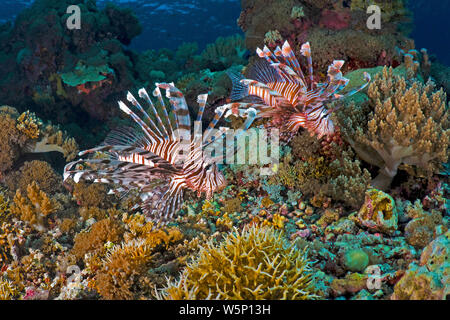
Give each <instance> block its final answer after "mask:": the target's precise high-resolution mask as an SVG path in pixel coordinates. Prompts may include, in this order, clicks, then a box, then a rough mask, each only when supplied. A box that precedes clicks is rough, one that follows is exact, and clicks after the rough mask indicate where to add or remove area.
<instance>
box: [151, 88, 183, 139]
mask: <svg viewBox="0 0 450 320" xmlns="http://www.w3.org/2000/svg"><path fill="white" fill-rule="evenodd" d="M155 85H156V87H155V90H153V96H154V97H157V98H158V101H159V104H160V106H161V109H162V111H163V115H164V119H165V120H166V122H167V123H168V126H169V128H170V130H171V131H172V132H173V131H174V129H173V127H172V122H171V121H170V118H169V113H168V112H167V108H166V104H165V102H164V99H163V97H162V95H161V90H160V89H159V86H158V83H156V84H155ZM156 114H158V113H157V112H156ZM175 125H176V128H175V129H178V123H177V122H175Z"/></svg>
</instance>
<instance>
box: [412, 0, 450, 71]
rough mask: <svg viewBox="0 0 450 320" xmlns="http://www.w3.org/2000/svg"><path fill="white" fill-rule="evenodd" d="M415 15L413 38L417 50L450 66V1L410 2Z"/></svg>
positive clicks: (424, 0) (415, 0) (416, 0)
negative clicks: (423, 51) (427, 53)
mask: <svg viewBox="0 0 450 320" xmlns="http://www.w3.org/2000/svg"><path fill="white" fill-rule="evenodd" d="M409 6H410V8H411V10H412V11H413V13H414V30H413V33H412V34H411V36H412V37H413V38H414V40H415V42H416V47H417V48H419V49H420V48H427V49H428V52H430V53H432V54H434V55H436V56H437V57H438V59H439V60H440V61H441V62H443V63H445V64H447V65H448V66H450V0H410V1H409Z"/></svg>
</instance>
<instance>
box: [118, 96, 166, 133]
mask: <svg viewBox="0 0 450 320" xmlns="http://www.w3.org/2000/svg"><path fill="white" fill-rule="evenodd" d="M127 100H128V101H129V102H131V103H132V104H133V106H135V107H136V108H138V109H139V111H140V112H141V113H142V114H143V115H144V117H145V119H146V120H147V122H148V123H149V124H150V126H151V127H153V130H154V131H156V133H158V134H159V135H160V136H161V137H164V138H166V139H167V138H168V133H167V130H165V127H164V126H163V125H162V123H161V124H160V125H161V127H162V128H163V131H164V132H161V131H160V130H159V128H158V126H157V125H156V123H154V122H153V120H152V119H151V118H150V116H149V115H148V113H147V112H146V111H145V110H144V108H143V107H142V106H141V104H140V103H139V102H138V101H137V100H136V98H135V97H134V96H133V95H132V94H131V92H128V94H127ZM155 115H158V113H157V112H156V110H155Z"/></svg>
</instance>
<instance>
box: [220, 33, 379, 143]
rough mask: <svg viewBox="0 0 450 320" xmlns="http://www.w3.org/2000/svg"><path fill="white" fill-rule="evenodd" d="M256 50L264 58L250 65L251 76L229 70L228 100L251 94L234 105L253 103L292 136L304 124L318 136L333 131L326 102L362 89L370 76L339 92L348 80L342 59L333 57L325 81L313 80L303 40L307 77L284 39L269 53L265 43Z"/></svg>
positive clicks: (331, 110)
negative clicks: (361, 82)
mask: <svg viewBox="0 0 450 320" xmlns="http://www.w3.org/2000/svg"><path fill="white" fill-rule="evenodd" d="M256 53H257V54H258V56H259V57H260V58H264V59H263V60H259V61H257V63H256V64H255V65H254V66H253V67H252V68H250V70H249V72H248V75H249V78H250V79H247V78H245V77H244V75H242V74H240V73H228V75H229V76H230V78H231V80H232V82H233V90H232V92H231V100H232V101H238V100H242V99H244V98H247V97H248V98H250V99H251V100H252V102H254V103H243V102H240V103H236V105H235V107H241V108H245V107H249V106H251V107H253V108H255V109H257V110H258V112H259V113H258V116H259V117H261V118H270V119H271V125H272V126H276V127H279V128H281V131H282V133H284V134H288V135H290V136H292V134H294V133H296V132H297V131H298V129H299V128H300V127H303V128H306V129H307V130H308V131H309V132H310V133H311V134H316V135H317V136H318V138H319V139H320V138H321V137H322V136H329V135H332V134H333V133H334V132H335V127H334V124H333V122H332V120H331V119H330V115H331V113H332V112H333V111H335V110H336V109H327V108H326V107H325V105H326V104H327V103H330V102H333V101H336V100H340V99H343V98H346V97H349V96H351V95H353V94H355V93H357V92H359V91H361V90H363V89H364V88H365V87H366V86H367V85H368V83H369V82H370V80H371V78H370V75H369V74H368V73H364V80H365V83H364V84H363V85H362V86H360V87H359V88H357V89H354V90H351V91H350V92H348V93H347V94H345V95H341V94H339V92H341V91H342V90H343V89H344V88H345V87H346V86H347V84H348V82H349V80H348V79H346V78H344V77H343V76H342V72H341V68H342V66H343V64H344V61H342V60H335V61H333V63H332V64H331V65H330V66H329V67H328V77H327V82H325V83H316V82H315V81H314V71H313V65H312V58H311V47H310V44H309V42H306V43H305V44H303V45H302V47H301V54H302V55H303V56H304V57H306V60H307V63H308V73H309V74H308V77H305V75H304V73H303V71H302V67H301V66H300V63H299V62H298V60H297V58H296V57H295V55H294V53H293V50H292V49H291V47H290V45H289V43H288V42H287V41H285V42H284V44H283V46H282V48H280V47H277V48H276V49H275V51H274V52H273V53H272V51H270V50H269V49H268V48H267V46H264V48H263V50H261V49H260V48H257V50H256Z"/></svg>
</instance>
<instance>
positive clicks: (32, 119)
mask: <svg viewBox="0 0 450 320" xmlns="http://www.w3.org/2000/svg"><path fill="white" fill-rule="evenodd" d="M40 126H42V121H41V120H40V119H38V118H37V117H36V115H35V114H34V113H31V112H30V111H26V112H24V113H22V114H21V115H20V116H19V117H18V118H17V129H19V131H20V132H21V133H23V134H24V135H26V136H27V137H28V138H30V139H37V138H38V137H39V133H40V132H39V128H40Z"/></svg>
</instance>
